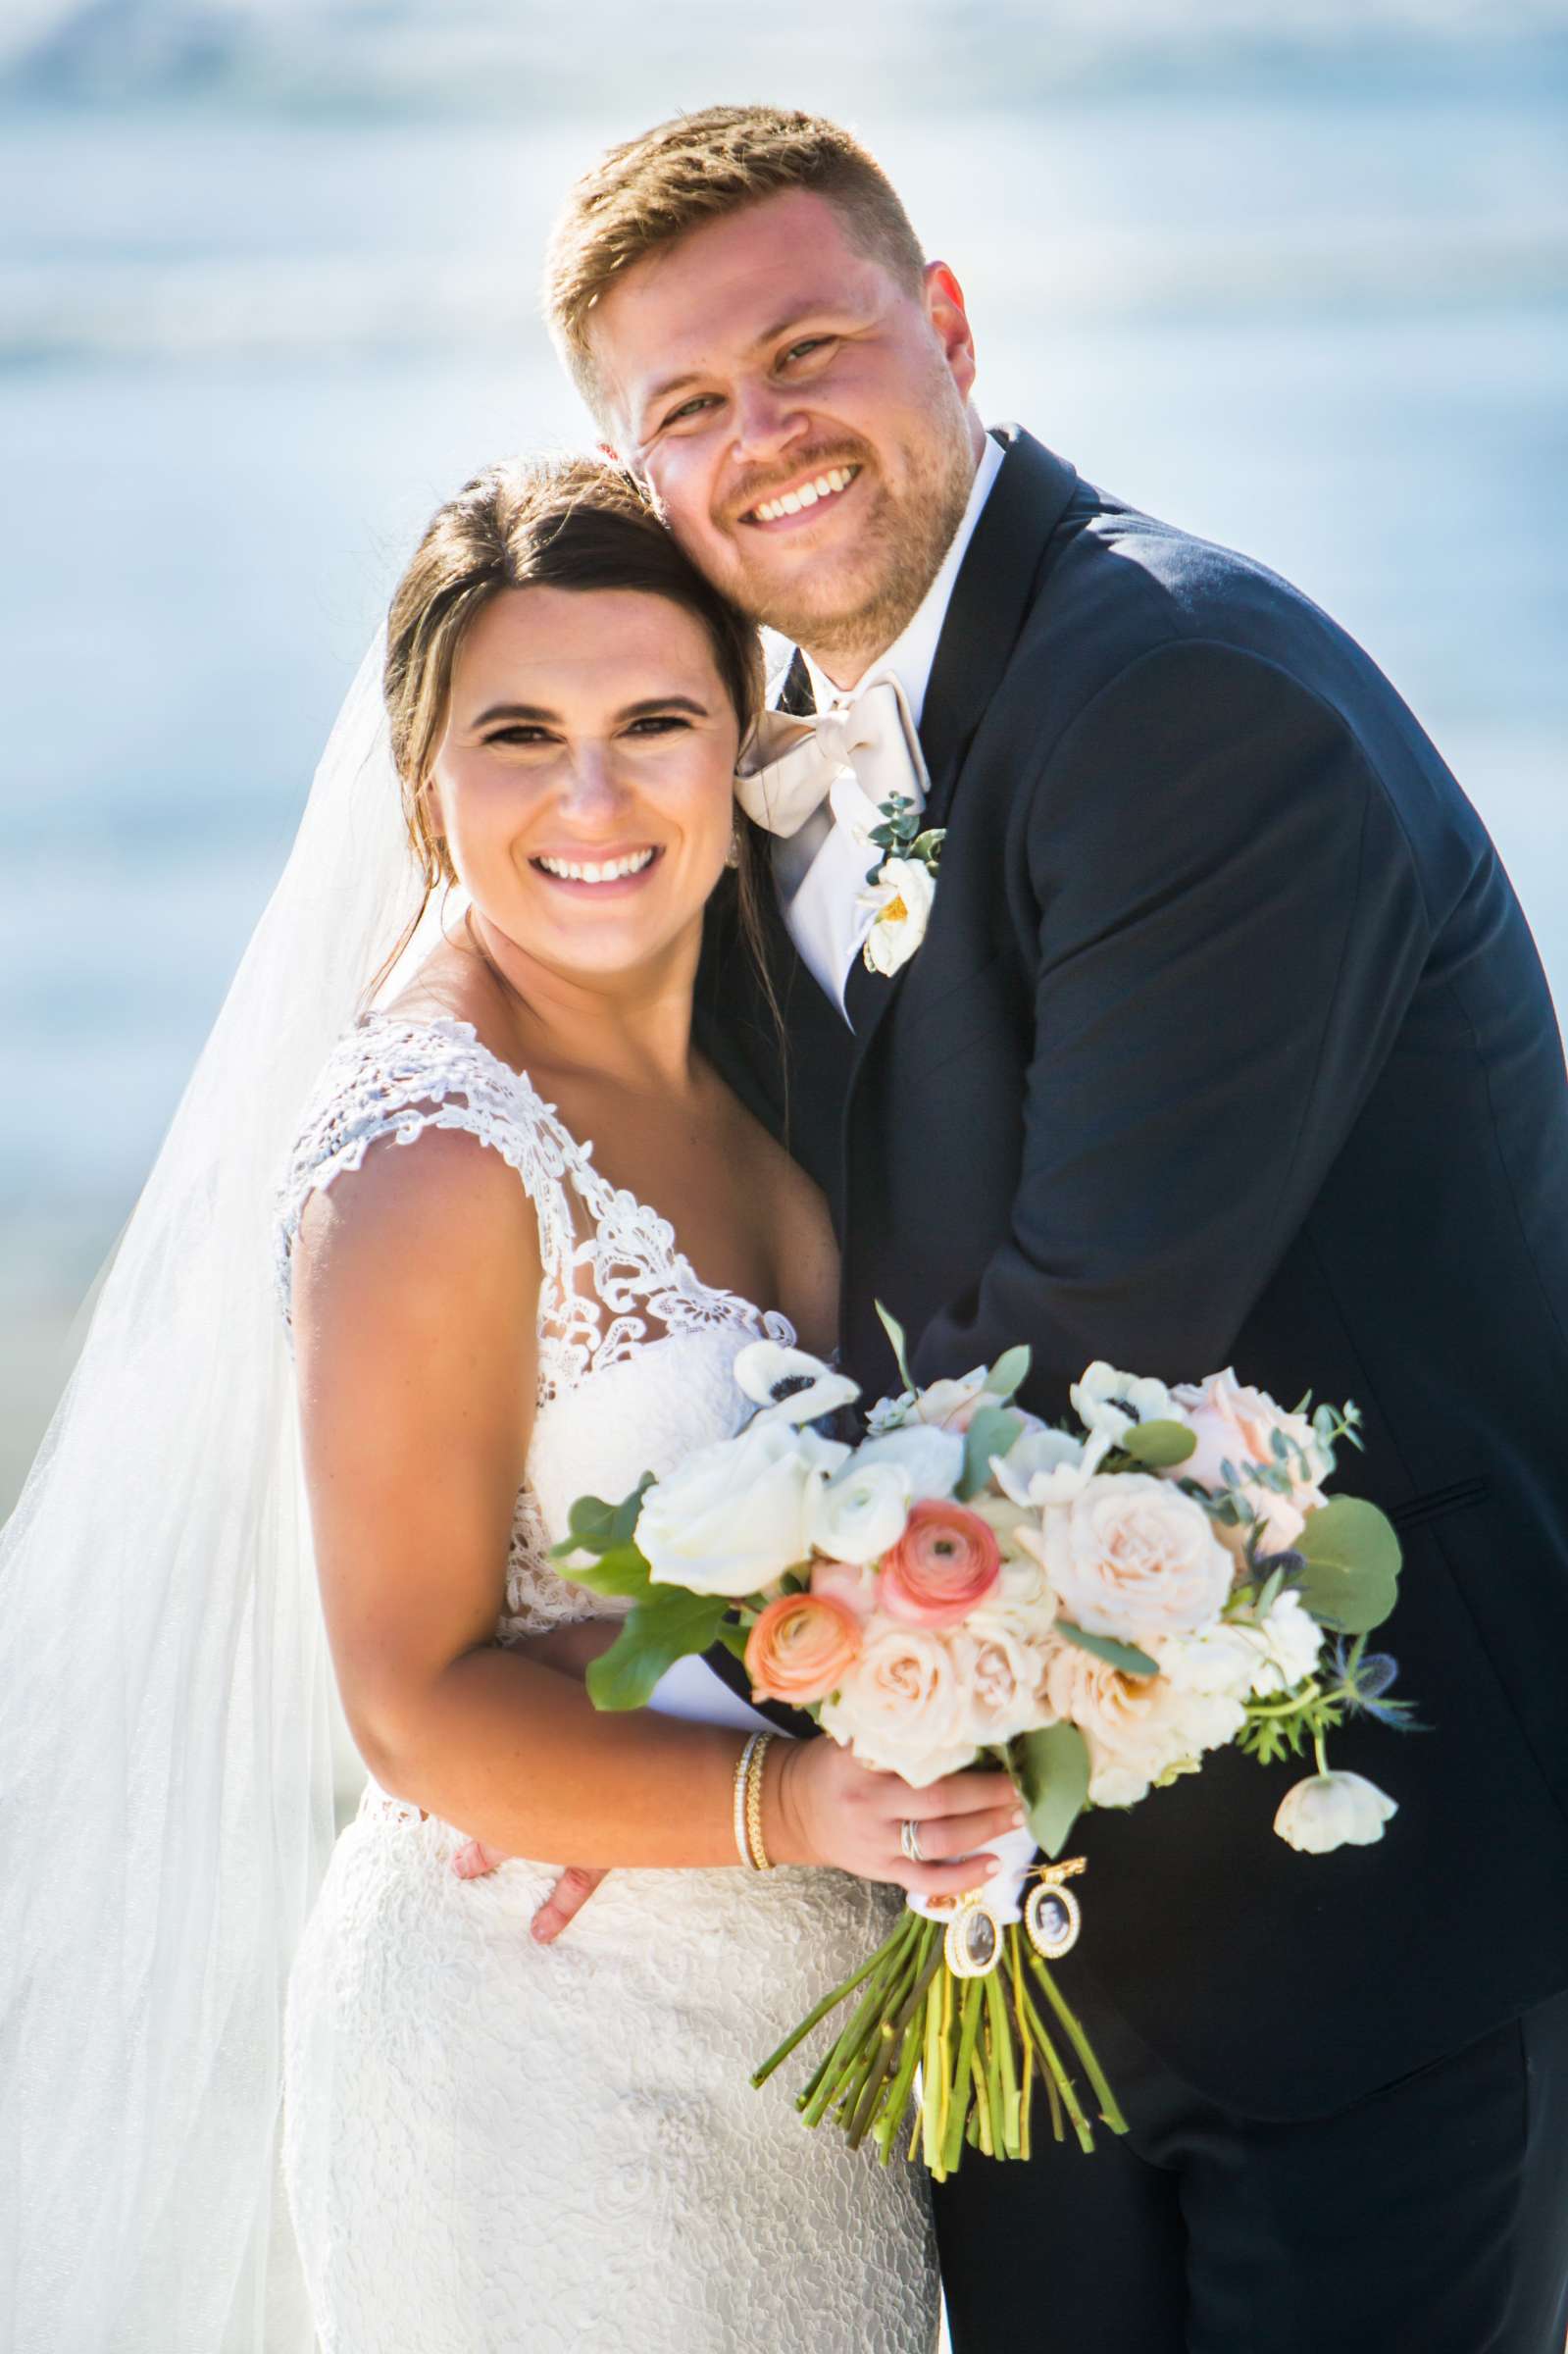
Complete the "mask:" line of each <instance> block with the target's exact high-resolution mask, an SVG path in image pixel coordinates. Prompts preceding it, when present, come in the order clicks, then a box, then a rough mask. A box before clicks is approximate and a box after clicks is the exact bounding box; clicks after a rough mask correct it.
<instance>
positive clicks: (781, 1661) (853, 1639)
mask: <svg viewBox="0 0 1568 2354" xmlns="http://www.w3.org/2000/svg"><path fill="white" fill-rule="evenodd" d="M859 1656H860V1621H859V1619H858V1618H857V1617H856V1616H855V1614H854V1612H853V1611H850V1610H848V1609H846V1608H845V1606H844V1605H843V1604H842V1603H841V1602H834V1601H831V1600H830V1599H829V1598H828V1596H826V1595H824V1594H781V1595H780V1597H779V1599H778V1601H777V1602H770V1603H769V1605H768V1607H767V1609H766V1610H765V1611H764V1612H762V1614H761V1616H760V1617H759V1618H758V1620H757V1622H756V1624H755V1625H754V1626H753V1628H752V1630H751V1632H750V1634H749V1635H748V1636H747V1638H746V1669H747V1672H748V1673H749V1675H750V1677H751V1688H752V1690H753V1691H754V1692H755V1693H756V1694H757V1695H758V1697H759V1698H760V1699H762V1700H783V1701H787V1702H789V1703H790V1704H791V1706H793V1707H795V1708H804V1707H805V1706H806V1705H807V1704H808V1703H809V1702H811V1701H814V1700H826V1699H827V1697H828V1695H829V1693H830V1692H832V1691H834V1690H835V1689H836V1687H837V1686H838V1685H839V1684H840V1683H842V1681H843V1679H844V1677H845V1676H846V1675H847V1674H848V1672H849V1670H850V1668H851V1667H852V1666H853V1665H854V1663H855V1661H856V1660H857V1659H858V1658H859Z"/></svg>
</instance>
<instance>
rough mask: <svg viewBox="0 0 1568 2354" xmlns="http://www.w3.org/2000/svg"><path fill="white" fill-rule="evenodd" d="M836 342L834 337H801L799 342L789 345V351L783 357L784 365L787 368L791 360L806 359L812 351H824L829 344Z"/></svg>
mask: <svg viewBox="0 0 1568 2354" xmlns="http://www.w3.org/2000/svg"><path fill="white" fill-rule="evenodd" d="M836 341H837V337H836V336H835V335H806V336H803V337H802V339H801V340H800V342H798V343H791V344H790V346H789V349H788V350H787V351H786V352H785V353H784V366H785V367H786V368H787V367H788V365H789V363H790V361H791V360H798V359H803V358H806V357H808V356H809V355H810V354H811V353H812V352H814V351H826V350H827V349H828V346H829V345H830V344H831V343H835V342H836Z"/></svg>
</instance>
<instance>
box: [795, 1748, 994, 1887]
mask: <svg viewBox="0 0 1568 2354" xmlns="http://www.w3.org/2000/svg"><path fill="white" fill-rule="evenodd" d="M763 1804H764V1810H765V1812H764V1817H763V1821H764V1831H763V1836H764V1841H765V1844H766V1846H767V1848H768V1852H769V1855H770V1856H771V1857H772V1859H773V1861H774V1862H775V1863H779V1864H832V1865H836V1866H837V1868H838V1869H839V1870H840V1871H853V1872H858V1873H859V1875H860V1877H861V1878H862V1879H867V1880H890V1881H892V1882H893V1883H894V1884H895V1885H896V1886H898V1887H900V1888H906V1889H908V1890H909V1891H910V1892H911V1893H912V1894H914V1895H917V1896H961V1895H962V1894H963V1893H964V1891H965V1890H966V1889H970V1888H973V1887H975V1886H976V1885H977V1884H978V1883H979V1882H980V1881H981V1880H983V1879H985V1878H986V1877H987V1876H988V1874H989V1873H990V1872H992V1871H993V1870H994V1869H995V1868H996V1858H995V1857H994V1856H992V1855H989V1854H987V1853H986V1852H985V1851H986V1841H987V1840H989V1839H998V1838H1000V1837H1001V1835H1002V1834H1003V1832H1005V1831H1015V1830H1017V1829H1019V1828H1020V1827H1021V1825H1022V1823H1023V1820H1024V1813H1023V1809H1022V1808H1021V1807H1020V1805H1019V1803H1018V1793H1017V1791H1016V1790H1015V1789H1014V1787H1013V1785H1012V1782H1011V1780H1010V1779H1009V1777H1008V1776H1007V1775H1006V1774H1005V1773H1003V1772H1001V1771H1000V1770H999V1769H995V1768H989V1767H982V1766H973V1767H970V1768H969V1769H968V1770H967V1771H965V1772H963V1773H950V1774H948V1775H946V1776H945V1778H944V1779H943V1780H941V1781H939V1782H932V1783H931V1784H929V1786H928V1787H927V1788H926V1789H924V1790H917V1789H915V1788H914V1786H913V1785H912V1784H911V1783H909V1782H906V1781H904V1780H903V1778H902V1777H901V1776H900V1775H898V1774H896V1773H875V1772H873V1771H872V1769H871V1768H870V1767H869V1766H862V1765H861V1764H860V1763H859V1762H858V1760H856V1759H855V1758H852V1757H851V1756H850V1754H849V1752H848V1751H847V1750H846V1749H840V1748H839V1746H838V1744H837V1743H836V1742H835V1741H827V1740H817V1741H780V1742H778V1743H776V1744H775V1746H774V1749H773V1752H772V1755H771V1757H770V1759H769V1771H768V1775H767V1781H766V1784H765V1788H764V1798H763ZM906 1822H912V1823H914V1824H915V1825H916V1826H917V1829H916V1837H915V1842H914V1844H915V1845H916V1847H917V1848H918V1849H919V1851H920V1855H921V1858H922V1861H921V1862H920V1863H918V1864H914V1863H911V1862H910V1860H909V1858H908V1856H907V1855H906V1854H905V1853H904V1850H903V1845H902V1836H901V1835H902V1831H903V1826H904V1824H905V1823H906ZM955 1858H962V1859H963V1860H962V1861H961V1862H957V1861H954V1859H955Z"/></svg>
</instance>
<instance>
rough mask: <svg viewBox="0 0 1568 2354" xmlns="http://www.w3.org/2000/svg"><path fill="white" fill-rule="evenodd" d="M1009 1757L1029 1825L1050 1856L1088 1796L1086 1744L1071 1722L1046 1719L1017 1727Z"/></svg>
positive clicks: (1058, 1850)
mask: <svg viewBox="0 0 1568 2354" xmlns="http://www.w3.org/2000/svg"><path fill="white" fill-rule="evenodd" d="M1008 1757H1009V1761H1010V1763H1011V1765H1012V1768H1013V1779H1014V1781H1015V1782H1016V1783H1017V1785H1018V1795H1019V1797H1020V1798H1021V1799H1022V1801H1023V1803H1024V1813H1025V1815H1026V1816H1027V1817H1028V1820H1029V1827H1030V1829H1031V1830H1032V1831H1033V1833H1034V1834H1035V1837H1036V1839H1037V1842H1038V1844H1039V1845H1040V1846H1041V1847H1042V1848H1043V1849H1044V1850H1045V1853H1046V1854H1047V1855H1048V1856H1050V1857H1052V1858H1053V1859H1054V1858H1055V1857H1057V1856H1059V1855H1060V1854H1061V1852H1062V1850H1063V1848H1064V1847H1065V1846H1066V1845H1067V1841H1068V1837H1069V1835H1070V1833H1071V1831H1072V1828H1073V1825H1074V1823H1075V1822H1076V1821H1077V1820H1078V1817H1079V1816H1080V1815H1081V1814H1082V1812H1083V1808H1084V1801H1085V1799H1086V1798H1087V1796H1088V1744H1087V1742H1086V1741H1085V1739H1084V1736H1083V1734H1082V1733H1081V1732H1080V1731H1079V1729H1078V1727H1077V1725H1076V1724H1066V1723H1062V1724H1047V1725H1044V1726H1042V1727H1041V1728H1040V1730H1039V1731H1038V1732H1034V1733H1021V1734H1020V1735H1019V1737H1018V1739H1017V1740H1016V1741H1014V1742H1012V1743H1011V1744H1010V1745H1009V1749H1008Z"/></svg>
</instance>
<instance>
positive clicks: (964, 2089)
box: [942, 1978, 983, 2174]
mask: <svg viewBox="0 0 1568 2354" xmlns="http://www.w3.org/2000/svg"><path fill="white" fill-rule="evenodd" d="M961 1987H962V1991H961V1992H960V1994H959V1997H958V2060H957V2064H956V2066H955V2067H954V2069H953V2073H952V2076H951V2078H950V2082H951V2084H952V2088H953V2090H952V2106H951V2108H950V2109H949V2110H948V2112H947V2138H946V2140H945V2141H944V2142H943V2144H942V2164H943V2166H944V2167H945V2168H946V2170H947V2172H948V2173H949V2174H951V2173H952V2171H953V2169H954V2168H955V2167H956V2166H957V2164H958V2161H959V2158H960V2156H961V2155H962V2153H963V2146H964V2117H965V2112H966V2110H967V2109H968V2106H969V2073H970V2070H971V2069H972V2067H973V2066H974V2061H975V2038H976V2036H977V2035H978V2034H979V2033H980V2012H981V2003H982V2000H983V1996H982V1992H981V1986H980V1981H979V1980H978V1979H977V1978H965V1979H963V1980H962V1981H961Z"/></svg>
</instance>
